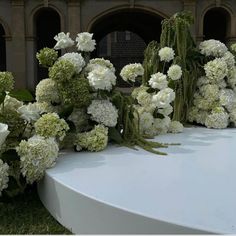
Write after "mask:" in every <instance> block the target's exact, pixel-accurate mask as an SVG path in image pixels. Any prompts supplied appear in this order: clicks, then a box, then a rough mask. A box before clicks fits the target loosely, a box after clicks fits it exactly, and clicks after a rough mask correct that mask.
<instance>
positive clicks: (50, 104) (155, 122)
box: [0, 32, 183, 196]
mask: <svg viewBox="0 0 236 236" xmlns="http://www.w3.org/2000/svg"><path fill="white" fill-rule="evenodd" d="M92 36H93V34H90V33H87V32H83V33H79V34H78V35H77V37H76V39H75V41H74V40H72V39H71V38H70V34H69V33H67V34H65V33H63V32H61V33H59V34H58V35H57V36H55V38H54V39H55V40H56V45H55V47H54V48H53V49H52V48H44V49H42V50H40V51H39V52H38V53H37V54H36V57H37V59H38V61H39V64H40V65H41V66H43V67H45V68H48V78H45V79H43V80H41V81H40V82H39V83H38V85H37V86H36V91H35V97H33V96H32V95H31V94H30V93H29V92H27V91H23V92H22V91H21V92H19V91H18V92H15V91H13V88H14V78H13V76H12V74H11V73H10V72H0V95H1V96H0V99H1V101H0V150H1V153H0V154H1V156H0V194H3V195H10V196H14V195H16V194H18V193H20V192H23V191H24V189H25V188H26V186H27V185H28V184H33V183H34V182H37V181H39V180H40V179H41V178H42V177H43V176H44V172H45V170H46V169H48V168H51V167H53V166H54V165H55V164H56V161H57V157H58V155H59V150H60V149H63V148H74V149H75V151H82V150H88V151H92V152H98V151H101V150H103V149H105V148H106V146H107V145H108V142H113V143H116V144H119V145H124V146H128V147H131V148H135V147H136V146H139V147H141V148H143V149H145V150H147V151H150V152H153V153H156V154H163V155H165V154H166V153H163V152H160V151H159V150H157V149H156V148H160V147H164V148H166V147H167V146H168V144H161V143H158V142H155V141H151V140H147V139H146V138H151V137H154V136H155V135H157V134H160V133H166V132H174V133H175V132H181V131H182V129H183V126H182V125H181V124H180V123H179V122H177V121H174V122H171V119H170V117H169V114H171V112H172V111H173V108H172V106H171V103H172V102H173V101H174V99H175V92H174V91H173V90H172V89H171V88H169V87H168V84H169V83H170V81H172V80H178V79H179V78H180V77H181V75H182V70H181V68H180V67H179V66H178V65H175V64H174V65H172V66H170V67H169V68H168V72H167V75H165V74H162V73H161V72H159V73H155V74H153V75H151V76H150V80H149V83H148V84H147V85H145V86H143V85H142V86H141V87H138V88H135V89H134V91H133V93H132V96H130V95H124V94H122V93H121V92H120V91H118V90H116V87H115V86H116V80H117V77H116V75H115V68H114V66H113V64H112V63H111V62H110V61H109V60H105V59H103V58H94V59H90V58H89V53H90V52H91V51H93V50H94V49H95V45H96V42H95V40H94V39H93V38H92ZM75 44H76V45H75ZM74 46H75V47H76V48H77V50H76V51H73V50H72V48H73V47H74ZM68 48H70V50H69V52H67V49H68ZM61 49H63V52H65V53H64V54H63V55H62V56H60V57H59V56H58V51H57V50H61ZM174 54H175V52H174V51H173V50H172V49H170V48H164V49H163V50H160V58H161V60H163V62H164V63H165V62H167V61H172V60H173V58H174ZM120 75H121V77H122V78H123V79H124V80H125V81H127V82H130V83H133V82H135V81H136V80H138V79H140V78H142V76H143V75H144V68H143V66H142V65H141V64H139V63H135V64H129V65H127V66H125V67H124V68H123V69H122V70H121V72H120Z"/></svg>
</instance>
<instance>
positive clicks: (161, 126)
mask: <svg viewBox="0 0 236 236" xmlns="http://www.w3.org/2000/svg"><path fill="white" fill-rule="evenodd" d="M170 123H171V120H170V117H168V116H166V117H165V118H163V119H159V118H156V119H154V124H153V128H154V129H155V130H156V134H166V133H167V132H168V130H169V126H170Z"/></svg>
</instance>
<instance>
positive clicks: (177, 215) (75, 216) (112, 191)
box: [38, 128, 236, 234]
mask: <svg viewBox="0 0 236 236" xmlns="http://www.w3.org/2000/svg"><path fill="white" fill-rule="evenodd" d="M156 140H158V141H160V142H169V143H173V142H176V143H181V146H170V147H169V148H167V149H161V150H162V151H165V152H167V153H168V156H158V155H155V154H150V153H148V152H146V151H144V150H139V151H135V150H132V149H129V148H125V147H117V146H112V145H111V146H109V147H108V148H107V149H106V150H104V151H102V152H98V153H91V152H82V153H76V152H72V151H71V152H64V153H62V154H61V157H60V158H59V160H58V163H57V165H56V166H55V167H54V168H52V169H49V170H47V172H46V176H45V178H44V179H43V181H42V182H41V183H40V184H39V185H38V191H39V195H40V198H41V200H42V202H43V204H44V205H45V206H46V207H47V209H48V210H49V211H50V213H51V214H52V215H53V216H54V217H55V218H56V219H57V220H58V221H59V222H60V223H61V224H63V225H64V226H66V227H67V228H69V229H70V230H72V232H73V233H77V234H79V233H89V234H94V233H102V234H107V233H109V234H112V233H119V234H123V233H125V234H129V233H135V234H138V233H144V234H149V233H155V234H159V233H160V234H177V233H181V234H185V233H188V234H194V233H220V234H236V184H235V183H236V155H235V153H236V129H225V130H212V129H206V128H185V131H184V133H181V134H168V135H162V136H158V137H157V138H156Z"/></svg>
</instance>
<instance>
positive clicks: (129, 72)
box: [120, 63, 144, 82]
mask: <svg viewBox="0 0 236 236" xmlns="http://www.w3.org/2000/svg"><path fill="white" fill-rule="evenodd" d="M143 74H144V69H143V66H142V65H141V64H140V63H133V64H129V65H126V66H124V67H123V68H122V70H121V72H120V76H121V78H122V79H123V80H124V81H132V82H135V79H136V78H137V77H138V76H143Z"/></svg>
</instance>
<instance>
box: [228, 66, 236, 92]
mask: <svg viewBox="0 0 236 236" xmlns="http://www.w3.org/2000/svg"><path fill="white" fill-rule="evenodd" d="M227 82H228V84H229V86H230V87H231V88H232V89H234V88H236V67H235V66H234V67H233V68H232V69H231V70H229V73H228V76H227Z"/></svg>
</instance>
